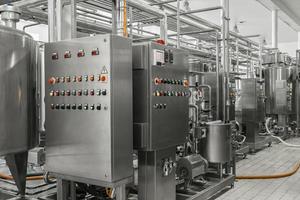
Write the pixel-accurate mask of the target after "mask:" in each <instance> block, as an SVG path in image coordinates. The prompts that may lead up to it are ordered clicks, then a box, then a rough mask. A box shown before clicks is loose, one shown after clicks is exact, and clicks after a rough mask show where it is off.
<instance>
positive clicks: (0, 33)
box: [0, 26, 36, 155]
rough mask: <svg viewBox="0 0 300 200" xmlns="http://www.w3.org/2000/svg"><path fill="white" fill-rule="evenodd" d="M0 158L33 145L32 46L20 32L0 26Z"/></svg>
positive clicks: (33, 48)
mask: <svg viewBox="0 0 300 200" xmlns="http://www.w3.org/2000/svg"><path fill="white" fill-rule="evenodd" d="M0 38H1V41H0V60H1V63H0V86H1V95H0V113H1V116H0V155H5V154H11V153H17V152H23V151H26V150H28V149H29V148H31V147H33V146H35V144H36V126H35V105H36V103H35V87H36V86H35V70H36V43H35V42H34V41H33V39H32V38H31V36H29V35H27V34H26V33H24V32H21V31H18V30H15V29H12V28H9V27H5V26H0Z"/></svg>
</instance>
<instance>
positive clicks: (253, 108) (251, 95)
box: [240, 78, 272, 152]
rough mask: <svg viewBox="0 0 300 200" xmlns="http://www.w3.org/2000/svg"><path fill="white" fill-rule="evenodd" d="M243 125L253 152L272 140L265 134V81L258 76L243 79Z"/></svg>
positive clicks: (241, 100)
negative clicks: (261, 80)
mask: <svg viewBox="0 0 300 200" xmlns="http://www.w3.org/2000/svg"><path fill="white" fill-rule="evenodd" d="M240 81H241V94H240V96H241V97H240V98H241V99H240V105H241V108H242V117H241V122H240V123H241V126H242V132H243V134H244V135H245V136H246V143H247V144H248V145H249V147H250V151H251V152H255V151H256V150H259V149H261V148H262V147H264V146H265V145H266V144H268V145H270V144H271V142H272V140H271V138H270V137H269V136H264V135H262V133H264V123H265V95H264V87H263V85H262V84H263V83H262V82H260V81H259V79H257V78H245V79H241V80H240Z"/></svg>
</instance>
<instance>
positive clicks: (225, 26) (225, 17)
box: [221, 0, 230, 122]
mask: <svg viewBox="0 0 300 200" xmlns="http://www.w3.org/2000/svg"><path fill="white" fill-rule="evenodd" d="M221 6H222V7H223V9H222V11H221V16H222V19H221V25H222V30H221V32H222V43H223V54H222V57H223V59H222V62H223V68H224V85H223V121H224V122H228V121H229V118H230V117H229V106H230V101H229V67H230V63H229V44H228V40H229V0H221Z"/></svg>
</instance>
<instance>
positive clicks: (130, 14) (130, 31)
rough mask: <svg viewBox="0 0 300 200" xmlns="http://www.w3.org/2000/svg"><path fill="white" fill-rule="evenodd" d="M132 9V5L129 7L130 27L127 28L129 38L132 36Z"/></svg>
mask: <svg viewBox="0 0 300 200" xmlns="http://www.w3.org/2000/svg"><path fill="white" fill-rule="evenodd" d="M132 22H133V9H132V6H130V7H129V23H130V29H129V34H130V38H131V39H132V38H133V32H132V30H133V23H132Z"/></svg>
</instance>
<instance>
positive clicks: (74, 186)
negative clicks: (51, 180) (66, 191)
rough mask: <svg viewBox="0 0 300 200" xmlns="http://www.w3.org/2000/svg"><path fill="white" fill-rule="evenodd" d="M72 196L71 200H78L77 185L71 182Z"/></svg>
mask: <svg viewBox="0 0 300 200" xmlns="http://www.w3.org/2000/svg"><path fill="white" fill-rule="evenodd" d="M70 196H71V200H76V184H75V182H74V181H70Z"/></svg>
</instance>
